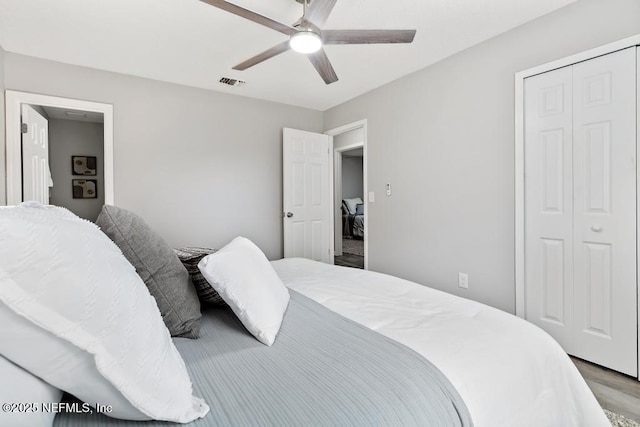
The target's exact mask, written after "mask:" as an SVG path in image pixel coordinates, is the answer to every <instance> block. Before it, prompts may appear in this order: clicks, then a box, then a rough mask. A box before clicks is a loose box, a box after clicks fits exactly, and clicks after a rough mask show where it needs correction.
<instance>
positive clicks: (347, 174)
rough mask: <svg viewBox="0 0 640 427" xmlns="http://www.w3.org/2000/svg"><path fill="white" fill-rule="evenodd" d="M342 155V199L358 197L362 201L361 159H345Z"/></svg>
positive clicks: (345, 155) (344, 155)
mask: <svg viewBox="0 0 640 427" xmlns="http://www.w3.org/2000/svg"><path fill="white" fill-rule="evenodd" d="M347 155H348V152H346V153H344V154H343V155H342V198H343V199H353V198H355V197H360V198H361V199H363V200H364V197H363V196H364V192H363V191H362V187H363V183H364V182H363V176H362V157H347Z"/></svg>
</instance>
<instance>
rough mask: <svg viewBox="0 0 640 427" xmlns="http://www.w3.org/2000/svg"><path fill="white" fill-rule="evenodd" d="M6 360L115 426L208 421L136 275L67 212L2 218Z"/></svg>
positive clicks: (1, 322)
mask: <svg viewBox="0 0 640 427" xmlns="http://www.w3.org/2000/svg"><path fill="white" fill-rule="evenodd" d="M0 354H2V355H3V356H5V357H6V358H7V359H9V360H11V361H12V362H14V363H15V364H17V365H20V366H22V367H23V368H24V369H26V370H28V371H30V372H31V373H32V374H34V375H36V376H38V377H40V378H42V379H44V380H45V381H47V382H48V383H49V384H52V385H54V386H55V387H57V388H59V389H62V390H65V391H67V392H69V393H71V394H73V395H75V396H76V397H78V398H79V399H82V400H83V401H85V402H86V403H89V404H91V405H95V404H96V403H99V404H101V405H110V406H111V407H112V411H111V412H109V413H106V415H109V416H112V417H115V418H123V419H131V420H149V419H156V420H165V421H174V422H180V423H186V422H190V421H193V420H195V419H197V418H201V417H203V416H204V415H206V414H207V412H208V411H209V408H208V406H207V405H206V404H205V403H204V402H203V401H202V400H201V399H198V398H196V397H193V395H192V388H191V380H190V379H189V375H188V373H187V370H186V367H185V365H184V362H183V360H182V358H181V356H180V354H179V353H178V351H177V350H176V348H175V346H174V345H173V342H172V341H171V338H170V336H169V331H168V330H167V328H166V327H165V325H164V323H163V322H162V318H161V317H160V312H159V311H158V307H157V305H156V302H155V300H154V299H153V297H152V296H151V295H150V294H149V291H148V290H147V287H146V286H145V285H144V283H143V282H142V280H141V279H140V277H139V276H138V275H137V274H136V272H135V270H134V268H133V267H132V266H131V264H130V263H129V262H128V261H127V260H126V259H125V258H124V256H123V255H122V253H121V252H120V250H119V249H118V247H117V246H116V245H115V244H114V243H113V242H111V240H109V238H108V237H107V236H106V235H105V234H104V233H102V232H101V231H100V230H99V229H98V228H97V227H96V226H95V225H94V224H92V223H90V222H88V221H85V220H82V219H80V218H78V217H76V216H75V215H73V214H72V213H70V212H69V211H67V210H65V209H62V208H57V207H44V206H42V205H40V204H37V203H28V204H22V205H20V206H18V207H10V208H2V209H0Z"/></svg>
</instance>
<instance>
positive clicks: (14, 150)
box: [5, 90, 114, 205]
mask: <svg viewBox="0 0 640 427" xmlns="http://www.w3.org/2000/svg"><path fill="white" fill-rule="evenodd" d="M5 102H6V110H7V111H6V135H7V144H6V154H7V158H6V171H7V172H6V173H7V175H6V179H7V181H6V189H7V205H17V204H18V203H20V202H22V155H21V129H20V106H21V105H22V104H31V105H41V106H43V107H58V108H69V109H74V110H83V111H91V112H96V113H102V114H103V115H104V202H105V204H109V205H113V204H114V191H113V183H114V177H113V105H111V104H103V103H99V102H91V101H82V100H78V99H69V98H60V97H57V96H49V95H41V94H36V93H28V92H18V91H13V90H7V91H5Z"/></svg>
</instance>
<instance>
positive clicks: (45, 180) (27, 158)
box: [22, 104, 53, 205]
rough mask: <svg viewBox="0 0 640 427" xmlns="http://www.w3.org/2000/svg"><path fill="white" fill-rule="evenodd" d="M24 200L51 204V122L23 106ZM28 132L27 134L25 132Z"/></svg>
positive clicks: (28, 107) (30, 108) (27, 106)
mask: <svg viewBox="0 0 640 427" xmlns="http://www.w3.org/2000/svg"><path fill="white" fill-rule="evenodd" d="M22 128H23V129H22V191H23V193H22V200H24V201H27V200H35V201H38V202H40V203H42V204H44V205H47V204H49V186H52V185H53V183H52V182H51V172H50V170H49V122H48V121H47V119H45V118H44V117H42V115H41V114H40V113H38V112H37V111H36V110H34V109H33V108H32V107H30V106H29V105H25V104H23V105H22ZM25 131H26V132H25Z"/></svg>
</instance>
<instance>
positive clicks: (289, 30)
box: [200, 0, 297, 36]
mask: <svg viewBox="0 0 640 427" xmlns="http://www.w3.org/2000/svg"><path fill="white" fill-rule="evenodd" d="M200 1H201V2H203V3H207V4H209V5H211V6H214V7H217V8H218V9H222V10H225V11H227V12H231V13H233V14H234V15H238V16H241V17H243V18H245V19H248V20H249V21H253V22H255V23H258V24H260V25H264V26H265V27H268V28H271V29H272V30H276V31H279V32H281V33H282V34H286V35H288V36H290V35H291V34H293V33H295V32H296V31H297V30H296V29H295V28H293V27H290V26H288V25H286V24H283V23H280V22H278V21H274V20H273V19H271V18H267V17H266V16H263V15H260V14H259V13H255V12H252V11H250V10H248V9H244V8H242V7H240V6H236V5H235V4H232V3H229V2H226V1H224V0H200Z"/></svg>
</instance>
